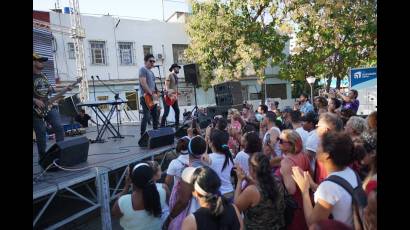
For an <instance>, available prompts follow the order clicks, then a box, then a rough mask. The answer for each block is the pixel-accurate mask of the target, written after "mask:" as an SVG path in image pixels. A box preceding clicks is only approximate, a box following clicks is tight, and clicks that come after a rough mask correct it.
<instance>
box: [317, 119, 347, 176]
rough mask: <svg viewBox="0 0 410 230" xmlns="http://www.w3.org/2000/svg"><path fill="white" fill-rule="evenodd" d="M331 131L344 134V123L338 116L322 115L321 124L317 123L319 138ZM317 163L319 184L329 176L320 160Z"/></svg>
mask: <svg viewBox="0 0 410 230" xmlns="http://www.w3.org/2000/svg"><path fill="white" fill-rule="evenodd" d="M330 131H334V132H342V131H343V122H342V120H341V119H340V118H339V117H338V116H337V115H335V114H333V113H324V114H322V115H320V117H319V122H318V123H317V134H318V136H319V139H321V138H322V137H323V135H324V134H325V133H328V132H330ZM318 145H319V144H318ZM315 162H316V164H315V170H314V172H315V175H314V180H315V182H316V183H318V184H319V183H320V182H322V181H323V180H324V179H325V178H326V177H327V175H328V174H327V171H326V169H325V168H324V166H323V164H322V162H320V161H318V160H316V161H315Z"/></svg>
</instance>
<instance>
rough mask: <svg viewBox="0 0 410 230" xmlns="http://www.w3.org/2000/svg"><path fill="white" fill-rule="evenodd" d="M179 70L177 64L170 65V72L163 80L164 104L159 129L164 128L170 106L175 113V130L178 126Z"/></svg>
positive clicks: (179, 67)
mask: <svg viewBox="0 0 410 230" xmlns="http://www.w3.org/2000/svg"><path fill="white" fill-rule="evenodd" d="M179 69H181V66H179V65H177V64H172V65H171V67H170V68H169V71H170V72H171V73H170V74H168V76H167V77H166V78H165V92H164V93H165V96H164V98H163V102H164V114H163V115H162V119H161V127H164V126H165V120H166V119H167V117H168V114H169V109H170V107H171V106H172V108H173V109H174V112H175V128H178V126H179V107H178V76H177V74H178V73H179Z"/></svg>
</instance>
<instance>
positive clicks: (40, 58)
mask: <svg viewBox="0 0 410 230" xmlns="http://www.w3.org/2000/svg"><path fill="white" fill-rule="evenodd" d="M33 61H39V62H46V61H48V58H46V57H42V56H40V55H38V54H37V53H33Z"/></svg>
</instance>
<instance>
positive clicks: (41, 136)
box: [33, 108, 64, 158]
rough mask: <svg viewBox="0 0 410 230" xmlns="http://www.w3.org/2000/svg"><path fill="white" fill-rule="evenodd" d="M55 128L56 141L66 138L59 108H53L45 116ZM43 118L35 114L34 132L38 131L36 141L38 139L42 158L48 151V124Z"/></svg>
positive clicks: (38, 147)
mask: <svg viewBox="0 0 410 230" xmlns="http://www.w3.org/2000/svg"><path fill="white" fill-rule="evenodd" d="M44 120H46V121H47V122H48V123H49V124H50V125H51V126H52V127H53V129H54V133H55V135H56V141H63V140H64V129H63V126H62V125H61V120H60V114H59V113H58V111H57V109H54V108H53V109H51V110H50V111H49V112H48V113H47V116H46V117H44ZM44 120H43V119H42V118H39V117H38V116H36V115H33V128H34V132H35V133H36V141H37V149H38V154H39V157H40V158H42V157H43V156H44V155H45V153H46V147H47V144H46V140H47V137H46V124H45V122H44Z"/></svg>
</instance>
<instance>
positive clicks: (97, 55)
mask: <svg viewBox="0 0 410 230" xmlns="http://www.w3.org/2000/svg"><path fill="white" fill-rule="evenodd" d="M90 47H91V59H92V60H91V63H92V64H94V65H106V56H105V42H104V41H90Z"/></svg>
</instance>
